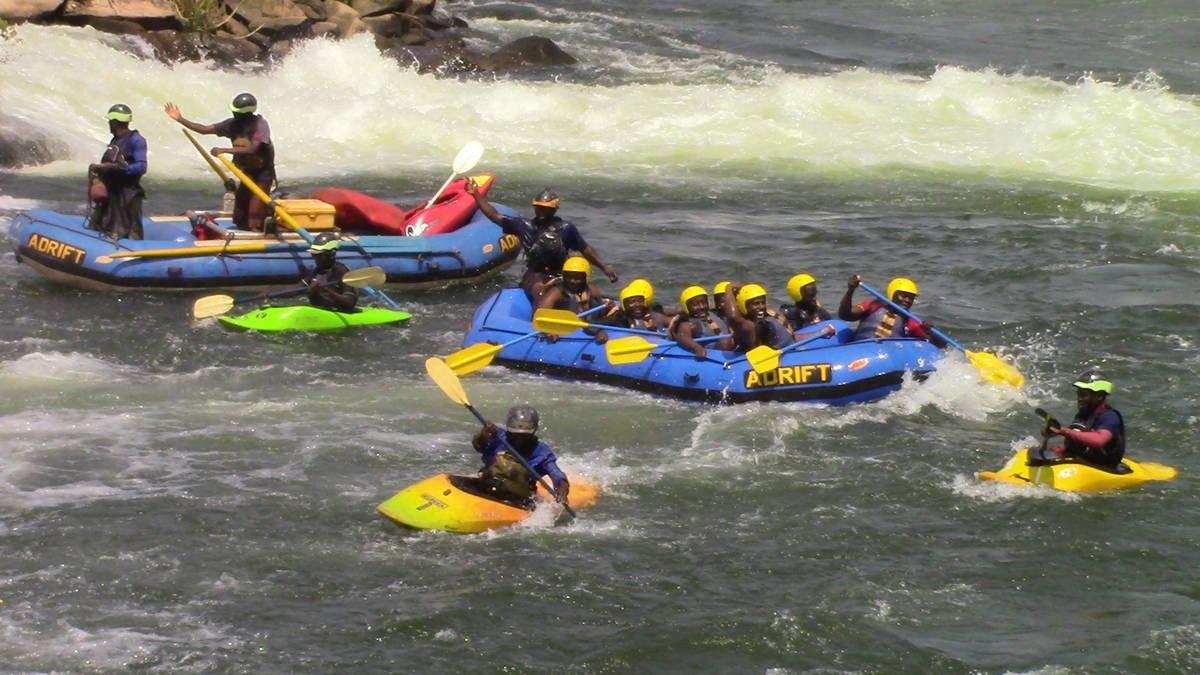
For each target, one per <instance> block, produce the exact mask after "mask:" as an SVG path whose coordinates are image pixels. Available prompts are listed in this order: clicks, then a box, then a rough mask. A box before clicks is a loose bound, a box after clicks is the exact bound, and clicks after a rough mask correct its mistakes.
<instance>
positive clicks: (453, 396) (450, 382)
mask: <svg viewBox="0 0 1200 675" xmlns="http://www.w3.org/2000/svg"><path fill="white" fill-rule="evenodd" d="M425 372H427V373H429V378H430V379H431V380H433V382H434V384H436V385H437V386H438V388H439V389H441V390H442V393H443V394H445V395H446V397H447V398H449V399H450V400H451V401H453V402H455V403H458V404H459V405H463V406H466V408H467V410H470V411H471V414H472V415H474V416H475V419H477V420H479V423H480V424H482V425H484V426H487V424H488V421H487V420H486V419H484V418H483V415H481V414H479V411H478V410H476V409H475V406H473V405H471V402H470V401H468V400H467V392H466V390H465V389H463V385H462V380H459V379H458V375H455V374H454V371H453V370H451V369H450V366H448V365H446V362H445V361H443V360H441V359H439V358H438V357H436V356H431V357H429V358H428V359H426V360H425ZM500 440H502V441H504V447H506V448H508V451H509V453H511V454H512V456H513V457H516V458H517V459H518V460H520V461H521V464H523V465H524V466H525V468H526V470H528V471H529V475H531V476H534V477H535V478H536V479H537V482H538V485H541V486H542V489H543V490H545V491H546V494H551V495H554V494H557V493H555V492H554V489H553V488H552V487H550V485H549V484H548V483H546V479H545V478H542V477H541V476H539V475H538V473H537V471H534V469H533V467H532V466H529V462H528V461H526V460H525V458H524V457H522V456H521V453H519V452H517V449H516V448H514V447H513V446H512V444H511V443H509V442H508V439H507V438H505V437H503V436H501V437H500ZM559 503H560V504H562V506H563V509H564V510H566V512H567V513H569V514H570V515H571V517H572V518H575V517H576V514H575V510H574V509H572V508H571V505H570V504H568V503H567V502H566V500H562V501H560V502H559Z"/></svg>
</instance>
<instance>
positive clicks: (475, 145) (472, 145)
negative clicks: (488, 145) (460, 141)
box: [453, 141, 483, 173]
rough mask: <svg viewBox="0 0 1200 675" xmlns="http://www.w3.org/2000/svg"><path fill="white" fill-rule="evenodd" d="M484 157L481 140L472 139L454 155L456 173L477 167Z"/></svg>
mask: <svg viewBox="0 0 1200 675" xmlns="http://www.w3.org/2000/svg"><path fill="white" fill-rule="evenodd" d="M481 157H483V145H482V144H481V143H480V142H479V141H471V142H469V143H467V144H466V145H464V146H463V149H462V150H459V151H458V154H457V155H455V156H454V164H453V168H454V173H466V172H467V171H470V170H471V169H473V168H475V165H476V164H478V163H479V159H480V158H481Z"/></svg>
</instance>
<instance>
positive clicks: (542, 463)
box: [471, 405, 571, 505]
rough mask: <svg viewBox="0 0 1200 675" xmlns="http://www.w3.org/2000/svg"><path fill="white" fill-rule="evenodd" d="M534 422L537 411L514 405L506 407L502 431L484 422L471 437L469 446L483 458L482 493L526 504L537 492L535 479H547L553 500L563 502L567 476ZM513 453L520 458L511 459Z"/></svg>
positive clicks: (566, 487) (566, 493) (567, 484)
mask: <svg viewBox="0 0 1200 675" xmlns="http://www.w3.org/2000/svg"><path fill="white" fill-rule="evenodd" d="M538 421H539V420H538V411H537V410H536V409H535V408H533V406H529V405H515V406H513V407H512V408H509V410H508V417H507V418H506V419H505V422H504V428H503V429H501V428H499V427H498V426H497V425H495V424H493V423H491V422H488V423H486V424H484V426H483V428H482V429H480V430H479V433H477V434H476V435H475V438H474V439H472V442H471V444H472V445H473V446H474V447H475V449H476V450H477V451H479V453H480V454H481V455H483V470H482V471H480V474H479V475H480V479H481V484H482V485H483V487H484V489H485V490H487V491H488V492H491V493H492V494H495V495H496V496H497V497H499V498H501V499H504V500H507V501H512V502H516V503H519V504H522V505H530V504H532V500H533V496H534V494H536V492H537V480H538V478H540V477H542V476H548V477H549V478H550V480H551V481H552V482H553V484H554V493H555V498H556V500H557V501H559V502H566V500H567V496H568V494H569V493H570V491H571V484H570V482H569V481H568V480H567V474H565V473H563V471H562V469H560V468H558V458H557V456H555V454H554V451H553V450H552V449H550V446H549V445H547V444H546V443H544V442H543V441H541V440H540V439H539V438H538V437H537V430H538ZM510 448H511V449H510ZM513 451H516V452H518V453H520V455H521V457H519V458H518V457H513V456H511V453H512V452H513ZM522 459H523V460H524V461H521V460H522ZM530 469H532V470H533V472H531V471H530Z"/></svg>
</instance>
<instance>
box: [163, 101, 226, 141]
mask: <svg viewBox="0 0 1200 675" xmlns="http://www.w3.org/2000/svg"><path fill="white" fill-rule="evenodd" d="M163 109H164V110H165V111H166V112H167V117H170V118H171V119H173V120H175V121H176V122H179V123H180V124H182V125H183V126H185V127H187V128H188V129H191V130H192V131H194V132H196V133H198V134H209V135H211V134H215V133H217V125H215V124H200V123H198V122H193V121H191V120H189V119H187V118H186V117H184V116H183V113H181V112H179V106H177V105H175V104H174V103H171V102H170V101H168V102H167V105H166V107H164V108H163Z"/></svg>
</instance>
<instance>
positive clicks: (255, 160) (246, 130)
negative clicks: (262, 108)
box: [230, 115, 275, 173]
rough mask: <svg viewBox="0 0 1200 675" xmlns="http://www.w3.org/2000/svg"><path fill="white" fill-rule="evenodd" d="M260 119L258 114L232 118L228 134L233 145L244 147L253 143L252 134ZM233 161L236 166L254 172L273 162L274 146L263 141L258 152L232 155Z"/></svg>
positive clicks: (256, 128) (255, 130)
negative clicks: (243, 117) (232, 121)
mask: <svg viewBox="0 0 1200 675" xmlns="http://www.w3.org/2000/svg"><path fill="white" fill-rule="evenodd" d="M260 119H262V118H261V117H260V116H258V115H249V116H247V117H246V118H245V119H241V118H237V117H235V118H234V123H233V125H232V126H230V134H231V140H232V143H231V145H233V147H235V148H245V147H249V146H251V145H253V144H254V138H253V137H254V134H255V132H257V131H258V124H259V120H260ZM231 157H232V159H233V163H234V165H235V166H237V168H239V169H241V170H242V171H245V172H246V173H256V172H258V171H262V170H263V169H265V168H267V167H268V165H273V164H274V163H275V147H274V145H272V144H271V143H263V144H262V145H261V146H259V149H258V152H256V153H254V154H252V155H240V154H239V155H232V156H231Z"/></svg>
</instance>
